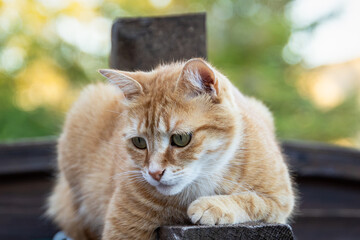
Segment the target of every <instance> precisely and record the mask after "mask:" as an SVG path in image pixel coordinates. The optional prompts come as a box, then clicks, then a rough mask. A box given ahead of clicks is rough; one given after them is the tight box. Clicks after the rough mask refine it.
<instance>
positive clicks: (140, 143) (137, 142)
mask: <svg viewBox="0 0 360 240" xmlns="http://www.w3.org/2000/svg"><path fill="white" fill-rule="evenodd" d="M131 141H132V143H133V144H134V146H135V147H137V148H139V149H145V148H146V141H145V139H144V138H142V137H133V138H132V139H131Z"/></svg>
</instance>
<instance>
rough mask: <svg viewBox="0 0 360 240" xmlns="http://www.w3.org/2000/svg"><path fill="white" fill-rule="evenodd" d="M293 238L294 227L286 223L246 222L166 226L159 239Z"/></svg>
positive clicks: (255, 239) (244, 239)
mask: <svg viewBox="0 0 360 240" xmlns="http://www.w3.org/2000/svg"><path fill="white" fill-rule="evenodd" d="M180 239H181V240H200V239H206V240H211V239H213V240H220V239H221V240H235V239H236V240H249V239H250V240H251V239H254V240H261V239H264V240H265V239H266V240H291V239H294V236H293V233H292V229H291V227H290V226H289V225H286V224H265V223H258V222H256V223H245V224H236V225H216V226H203V225H198V226H164V227H161V228H159V229H158V240H180Z"/></svg>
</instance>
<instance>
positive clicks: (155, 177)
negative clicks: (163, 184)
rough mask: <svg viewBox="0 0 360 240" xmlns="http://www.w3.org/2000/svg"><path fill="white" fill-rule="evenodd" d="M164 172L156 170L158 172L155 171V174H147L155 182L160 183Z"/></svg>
mask: <svg viewBox="0 0 360 240" xmlns="http://www.w3.org/2000/svg"><path fill="white" fill-rule="evenodd" d="M164 172H165V169H163V170H158V171H155V172H151V171H149V174H150V176H151V177H152V178H153V179H155V180H156V181H160V179H161V177H162V176H163V175H164Z"/></svg>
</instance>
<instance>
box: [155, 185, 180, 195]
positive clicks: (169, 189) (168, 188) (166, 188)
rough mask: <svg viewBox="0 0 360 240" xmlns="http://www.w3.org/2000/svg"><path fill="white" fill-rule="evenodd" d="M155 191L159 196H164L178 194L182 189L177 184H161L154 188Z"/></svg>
mask: <svg viewBox="0 0 360 240" xmlns="http://www.w3.org/2000/svg"><path fill="white" fill-rule="evenodd" d="M156 190H158V191H159V192H160V193H161V194H164V195H175V194H177V193H179V192H181V190H182V187H181V186H179V184H171V185H168V184H163V183H159V185H157V186H156Z"/></svg>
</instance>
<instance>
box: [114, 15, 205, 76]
mask: <svg viewBox="0 0 360 240" xmlns="http://www.w3.org/2000/svg"><path fill="white" fill-rule="evenodd" d="M205 18H206V17H205V14H204V13H203V14H189V15H182V16H170V17H151V18H148V17H143V18H119V19H117V20H116V21H115V23H114V24H113V27H112V33H111V35H112V36H111V39H112V40H111V41H112V49H111V57H110V67H111V68H115V69H121V70H128V71H133V70H150V69H152V68H153V67H155V66H157V65H158V64H159V63H163V62H171V61H174V60H184V59H190V58H193V57H202V58H206V24H205V23H206V19H205Z"/></svg>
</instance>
